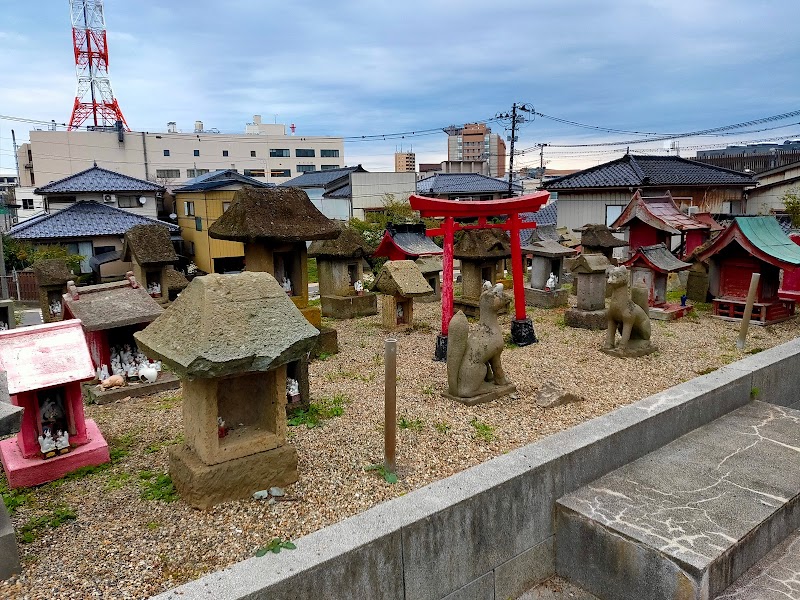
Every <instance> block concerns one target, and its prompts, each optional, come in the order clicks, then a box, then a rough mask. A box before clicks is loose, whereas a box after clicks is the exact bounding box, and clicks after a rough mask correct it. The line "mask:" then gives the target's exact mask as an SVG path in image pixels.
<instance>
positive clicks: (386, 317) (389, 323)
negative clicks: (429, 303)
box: [375, 260, 433, 331]
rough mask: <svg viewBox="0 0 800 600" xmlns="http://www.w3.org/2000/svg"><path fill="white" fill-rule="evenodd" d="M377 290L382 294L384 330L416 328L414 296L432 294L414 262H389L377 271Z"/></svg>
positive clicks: (431, 289)
mask: <svg viewBox="0 0 800 600" xmlns="http://www.w3.org/2000/svg"><path fill="white" fill-rule="evenodd" d="M375 289H376V290H378V291H380V292H381V293H382V294H383V306H382V310H381V317H382V320H383V327H384V329H388V330H389V331H393V330H395V329H407V328H410V327H413V325H414V297H415V296H425V295H427V294H432V293H433V288H431V286H429V285H428V282H427V281H425V278H424V277H423V276H422V273H420V271H419V267H417V264H416V263H415V262H414V261H413V260H390V261H388V262H386V263H385V264H384V265H383V267H381V270H380V271H379V272H378V277H377V278H376V279H375Z"/></svg>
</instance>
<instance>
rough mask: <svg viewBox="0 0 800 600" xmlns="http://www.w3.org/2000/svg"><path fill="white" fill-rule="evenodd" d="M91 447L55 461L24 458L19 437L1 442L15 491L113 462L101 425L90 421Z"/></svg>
mask: <svg viewBox="0 0 800 600" xmlns="http://www.w3.org/2000/svg"><path fill="white" fill-rule="evenodd" d="M86 435H87V436H88V438H89V443H88V444H83V445H82V446H78V447H77V448H72V450H70V451H69V452H68V453H67V454H62V455H61V456H55V457H53V458H24V457H23V456H22V452H21V451H20V449H19V445H18V444H17V438H16V437H13V438H9V439H7V440H3V441H2V442H0V461H2V463H3V469H5V472H6V477H7V478H8V487H9V488H11V489H14V488H20V487H31V486H34V485H41V484H43V483H47V482H48V481H55V480H56V479H61V478H62V477H63V476H64V475H66V474H67V473H71V472H72V471H75V470H77V469H80V468H81V467H94V466H97V465H102V464H105V463H107V462H109V461H110V460H111V457H110V456H109V454H108V444H107V443H106V441H105V440H104V439H103V435H102V434H101V433H100V429H99V428H98V427H97V424H96V423H95V422H94V421H92V420H91V419H86Z"/></svg>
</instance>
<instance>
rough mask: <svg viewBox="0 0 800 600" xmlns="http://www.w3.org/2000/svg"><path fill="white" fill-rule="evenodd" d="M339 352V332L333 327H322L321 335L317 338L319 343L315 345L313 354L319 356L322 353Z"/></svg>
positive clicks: (320, 329)
mask: <svg viewBox="0 0 800 600" xmlns="http://www.w3.org/2000/svg"><path fill="white" fill-rule="evenodd" d="M322 353H325V354H338V353H339V334H338V333H337V332H336V330H335V329H334V328H333V327H320V328H319V337H318V338H317V345H316V346H314V351H313V352H312V353H311V355H312V356H313V357H314V358H317V357H318V356H319V355H320V354H322Z"/></svg>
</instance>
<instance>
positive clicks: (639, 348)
mask: <svg viewBox="0 0 800 600" xmlns="http://www.w3.org/2000/svg"><path fill="white" fill-rule="evenodd" d="M656 350H658V346H656V345H655V344H652V343H651V342H650V340H632V341H630V342H628V347H627V348H620V347H619V346H616V347H614V348H600V351H601V352H603V353H605V354H608V355H610V356H616V357H617V358H636V357H637V356H647V355H648V354H652V353H653V352H655V351H656Z"/></svg>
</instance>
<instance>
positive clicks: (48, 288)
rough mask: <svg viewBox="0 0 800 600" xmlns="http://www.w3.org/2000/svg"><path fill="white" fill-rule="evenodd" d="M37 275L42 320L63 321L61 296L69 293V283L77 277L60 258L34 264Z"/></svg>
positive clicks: (46, 321)
mask: <svg viewBox="0 0 800 600" xmlns="http://www.w3.org/2000/svg"><path fill="white" fill-rule="evenodd" d="M33 272H34V273H35V274H36V285H38V286H39V306H40V307H41V309H42V320H43V321H44V322H45V323H52V322H54V321H61V320H62V319H63V310H62V306H61V296H62V295H64V294H65V293H66V292H67V282H68V281H70V280H71V279H74V278H75V276H74V275H73V274H72V271H70V270H69V267H68V266H67V263H66V261H64V260H61V259H59V258H47V259H44V260H39V261H36V262H35V263H34V264H33Z"/></svg>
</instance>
